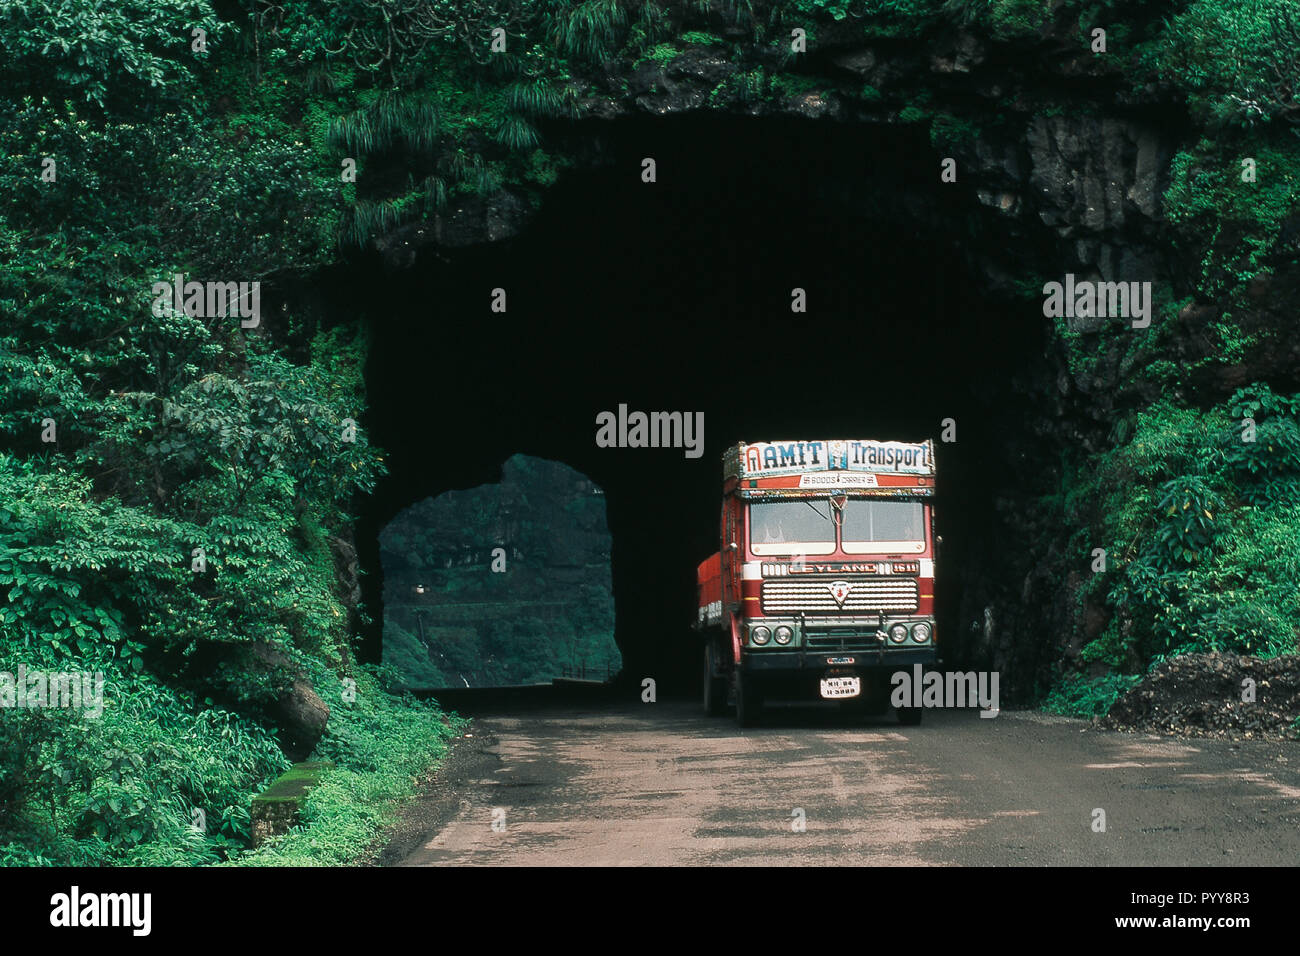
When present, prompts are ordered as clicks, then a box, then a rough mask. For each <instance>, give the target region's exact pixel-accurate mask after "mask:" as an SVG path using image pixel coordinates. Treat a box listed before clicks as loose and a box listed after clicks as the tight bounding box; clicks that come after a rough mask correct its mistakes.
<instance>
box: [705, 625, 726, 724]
mask: <svg viewBox="0 0 1300 956" xmlns="http://www.w3.org/2000/svg"><path fill="white" fill-rule="evenodd" d="M726 710H727V679H726V678H725V677H714V676H713V644H712V643H706V644H705V645H704V712H705V713H706V714H708V715H709V716H710V717H721V716H722V715H723V714H724V713H726Z"/></svg>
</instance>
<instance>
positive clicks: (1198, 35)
mask: <svg viewBox="0 0 1300 956" xmlns="http://www.w3.org/2000/svg"><path fill="white" fill-rule="evenodd" d="M1163 39H1164V43H1163V44H1162V46H1161V47H1160V49H1159V51H1158V52H1157V53H1156V54H1154V58H1155V69H1156V70H1157V71H1159V72H1160V73H1161V74H1162V75H1164V76H1168V77H1173V78H1176V81H1177V82H1178V83H1179V85H1180V86H1182V87H1184V88H1185V89H1186V90H1187V92H1188V102H1189V106H1190V107H1191V109H1192V111H1193V113H1194V115H1196V116H1197V118H1198V119H1200V120H1202V121H1204V122H1206V123H1208V124H1209V125H1211V126H1212V127H1220V126H1225V125H1236V126H1245V127H1250V126H1254V125H1256V124H1263V123H1269V122H1274V121H1278V120H1281V121H1284V122H1287V123H1296V122H1300V101H1297V98H1296V97H1297V90H1296V86H1295V77H1296V74H1297V72H1298V71H1300V15H1298V14H1297V11H1296V8H1295V5H1294V3H1292V2H1291V0H1195V2H1192V3H1188V4H1186V5H1185V8H1184V9H1182V10H1181V11H1180V12H1179V13H1178V14H1177V15H1175V16H1174V17H1173V18H1172V19H1171V20H1170V21H1169V23H1168V24H1167V27H1166V29H1165V32H1164V35H1163Z"/></svg>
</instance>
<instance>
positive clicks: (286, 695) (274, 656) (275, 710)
mask: <svg viewBox="0 0 1300 956" xmlns="http://www.w3.org/2000/svg"><path fill="white" fill-rule="evenodd" d="M244 669H245V671H246V672H247V673H248V674H249V675H250V676H251V677H253V678H254V679H264V680H268V681H270V682H272V683H273V684H275V685H278V686H277V689H276V690H275V691H274V692H273V694H272V700H271V703H270V704H269V705H268V710H269V711H270V717H271V719H272V720H273V721H274V722H275V723H276V725H277V726H278V727H279V728H280V748H281V749H282V750H283V751H284V753H285V756H287V757H288V758H289V759H290V760H304V759H306V758H307V757H308V756H310V755H311V752H312V751H313V750H315V749H316V745H317V744H318V743H320V739H321V736H322V735H323V734H324V733H325V725H326V724H327V723H328V722H329V717H330V709H329V707H328V705H326V703H325V701H323V700H321V698H320V695H318V694H317V693H316V690H315V688H314V687H312V685H311V683H310V681H308V680H307V677H306V675H304V674H302V673H300V672H299V671H298V669H297V668H296V667H295V666H294V665H293V662H292V661H291V660H290V659H289V656H288V655H287V654H285V653H284V652H283V651H281V650H280V649H279V648H276V647H272V646H271V645H269V644H266V643H264V642H258V643H256V644H253V645H251V647H250V650H249V653H248V655H247V662H246V664H245V665H244Z"/></svg>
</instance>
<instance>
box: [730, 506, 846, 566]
mask: <svg viewBox="0 0 1300 956" xmlns="http://www.w3.org/2000/svg"><path fill="white" fill-rule="evenodd" d="M810 505H811V507H809V506H810ZM749 546H750V549H751V550H752V551H753V552H754V553H755V554H831V553H832V552H834V551H835V525H834V524H832V523H831V509H830V506H829V505H828V504H827V502H826V499H824V498H822V499H819V500H818V499H813V500H799V501H753V502H750V505H749Z"/></svg>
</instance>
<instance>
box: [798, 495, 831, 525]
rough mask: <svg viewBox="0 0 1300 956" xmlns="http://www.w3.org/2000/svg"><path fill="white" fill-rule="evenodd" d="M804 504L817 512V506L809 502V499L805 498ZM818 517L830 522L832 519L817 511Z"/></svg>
mask: <svg viewBox="0 0 1300 956" xmlns="http://www.w3.org/2000/svg"><path fill="white" fill-rule="evenodd" d="M803 503H804V504H806V505H807V506H808V507H809V508H811V509H812V510H813V511H817V506H816V505H815V504H813V503H812V502H811V501H809V500H808V499H807V498H805V499H804V500H803ZM817 517H819V518H821V519H822V520H823V521H830V520H831V519H830V518H828V517H827V516H826V515H824V514H822V513H821V512H820V511H817Z"/></svg>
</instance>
